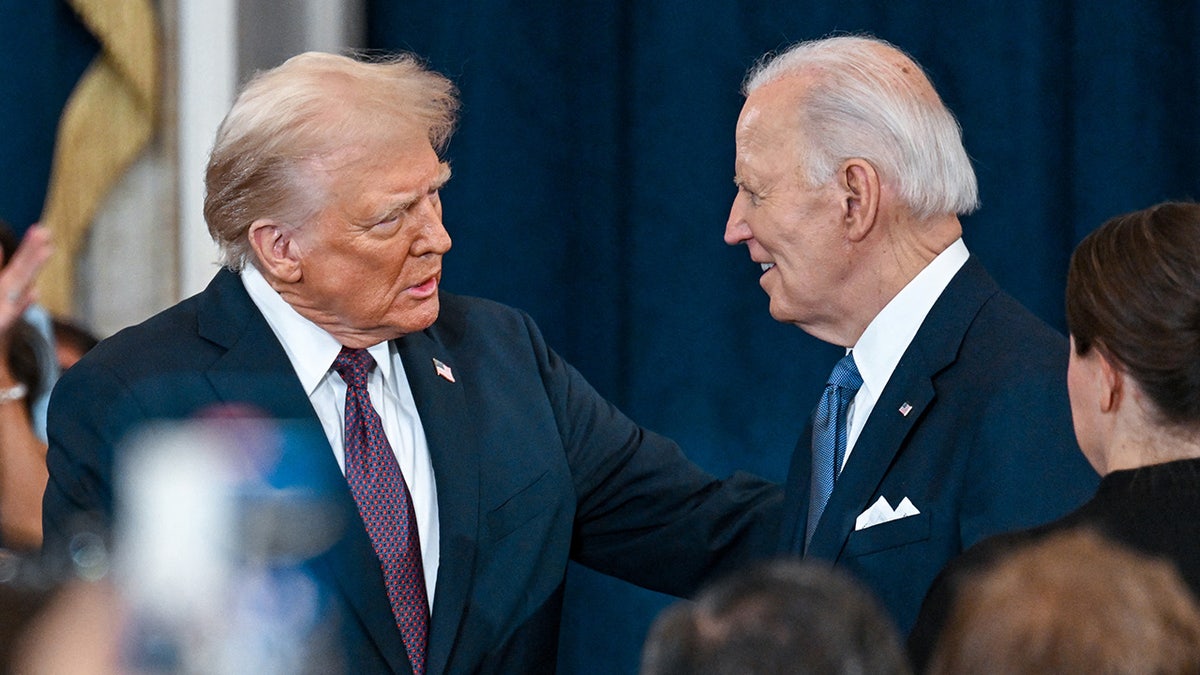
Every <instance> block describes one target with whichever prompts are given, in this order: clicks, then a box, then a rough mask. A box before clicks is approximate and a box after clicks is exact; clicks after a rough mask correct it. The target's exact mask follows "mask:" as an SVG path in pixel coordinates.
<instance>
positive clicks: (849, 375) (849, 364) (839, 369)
mask: <svg viewBox="0 0 1200 675" xmlns="http://www.w3.org/2000/svg"><path fill="white" fill-rule="evenodd" d="M862 383H863V381H862V375H859V374H858V366H857V365H856V364H855V363H854V354H853V353H851V354H846V355H845V356H843V357H842V360H841V361H838V362H837V365H835V366H834V367H833V372H832V373H830V374H829V384H832V385H833V386H835V387H841V388H842V389H849V390H850V391H858V388H859V387H861V386H862Z"/></svg>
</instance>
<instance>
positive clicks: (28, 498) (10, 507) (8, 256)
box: [0, 222, 53, 551]
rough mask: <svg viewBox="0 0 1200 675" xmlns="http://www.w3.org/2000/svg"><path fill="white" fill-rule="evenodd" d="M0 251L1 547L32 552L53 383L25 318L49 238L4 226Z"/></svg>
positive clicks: (45, 352)
mask: <svg viewBox="0 0 1200 675" xmlns="http://www.w3.org/2000/svg"><path fill="white" fill-rule="evenodd" d="M0 251H2V252H3V260H0V265H2V269H0V545H3V546H4V547H5V548H11V549H16V550H22V551H29V550H36V549H37V548H38V547H39V546H40V545H41V543H42V492H43V491H44V490H45V488H46V443H45V442H44V441H43V440H42V438H41V434H40V433H39V430H38V425H37V422H36V421H35V418H36V417H37V411H36V406H37V401H39V400H40V399H42V398H43V396H44V395H45V394H46V392H48V391H49V389H50V386H51V385H52V384H53V382H52V381H50V380H49V379H48V378H49V377H51V375H50V373H49V372H48V371H47V368H46V361H47V359H48V357H49V355H50V354H49V349H48V345H47V344H46V342H45V340H44V338H43V336H42V335H41V333H39V332H38V330H37V329H36V328H35V327H34V326H33V324H31V323H30V322H29V321H27V320H26V318H25V315H26V312H27V311H28V310H29V307H30V306H31V305H32V304H33V301H34V282H35V281H36V279H37V275H38V272H39V271H41V269H42V266H43V265H44V264H45V262H46V260H47V258H49V257H50V252H51V244H50V235H49V233H48V232H47V231H46V229H45V228H43V227H41V226H39V225H34V226H32V227H30V228H29V230H28V231H27V232H26V233H25V237H24V238H23V239H20V240H18V239H17V236H16V234H15V233H14V232H13V231H12V230H11V229H9V227H8V225H7V224H6V223H3V222H0Z"/></svg>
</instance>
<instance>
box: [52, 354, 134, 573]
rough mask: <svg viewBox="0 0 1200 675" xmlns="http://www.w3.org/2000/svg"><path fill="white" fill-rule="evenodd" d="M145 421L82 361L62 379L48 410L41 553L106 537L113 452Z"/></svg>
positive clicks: (110, 376) (103, 372) (105, 376)
mask: <svg viewBox="0 0 1200 675" xmlns="http://www.w3.org/2000/svg"><path fill="white" fill-rule="evenodd" d="M141 419H143V415H142V414H141V413H140V411H139V410H138V406H137V405H136V403H135V402H134V400H133V398H132V397H131V396H129V395H128V392H127V389H126V387H125V385H124V383H123V382H122V381H121V379H120V378H119V377H117V376H116V375H115V374H114V373H112V372H111V371H109V370H108V369H107V368H105V367H103V366H99V365H94V364H92V363H88V362H87V361H81V362H80V363H79V364H76V365H75V366H74V367H72V368H71V369H70V370H69V371H67V372H66V373H64V375H63V377H62V379H60V380H59V383H58V385H57V386H56V387H55V389H54V393H53V395H52V397H51V400H50V409H49V424H48V429H49V449H48V450H47V453H46V465H47V468H48V469H49V473H50V478H49V481H48V483H47V485H46V493H45V495H44V496H43V499H42V528H43V535H44V541H45V543H44V544H43V550H44V551H45V552H46V553H47V554H48V555H51V556H57V555H62V554H64V553H65V547H66V546H67V544H68V542H69V541H70V538H71V537H72V536H74V535H75V534H78V533H80V532H92V533H96V534H101V535H104V534H107V530H108V527H109V526H110V525H111V522H112V517H113V485H112V479H113V467H112V464H113V457H114V449H115V448H116V447H117V445H118V444H119V443H120V442H121V440H122V438H123V436H124V434H125V433H126V431H127V430H129V429H131V428H132V427H133V426H134V425H135V424H137V423H138V421H140V420H141Z"/></svg>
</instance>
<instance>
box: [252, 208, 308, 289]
mask: <svg viewBox="0 0 1200 675" xmlns="http://www.w3.org/2000/svg"><path fill="white" fill-rule="evenodd" d="M294 234H295V230H294V228H292V227H289V226H288V225H285V224H283V223H281V222H279V221H277V220H272V219H269V218H260V219H258V220H256V221H254V222H253V223H251V224H250V229H249V231H248V232H247V236H248V237H249V239H250V248H251V249H252V250H253V251H254V256H255V257H256V258H257V259H258V264H259V267H260V269H261V270H262V272H263V275H264V276H266V277H267V278H268V279H272V278H274V279H278V280H279V281H283V282H286V283H295V282H297V281H299V280H300V276H301V275H300V267H301V265H300V247H299V246H297V245H296V240H295V238H294V236H293V235H294Z"/></svg>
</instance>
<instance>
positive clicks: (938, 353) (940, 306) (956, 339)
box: [792, 256, 999, 560]
mask: <svg viewBox="0 0 1200 675" xmlns="http://www.w3.org/2000/svg"><path fill="white" fill-rule="evenodd" d="M998 291H999V288H998V287H997V286H996V284H995V282H993V281H992V280H991V278H990V277H988V275H987V272H985V271H984V269H983V266H982V265H981V264H980V263H979V261H978V260H976V259H975V257H974V256H972V257H971V258H969V259H968V260H967V262H966V263H965V264H964V265H963V267H962V269H960V270H959V271H958V273H957V274H956V275H955V276H954V278H953V279H952V280H951V281H950V284H949V285H947V287H946V290H945V291H943V292H942V295H941V296H940V297H939V298H938V300H937V302H935V303H934V305H933V308H932V309H931V310H930V311H929V315H928V316H926V317H925V321H924V322H923V323H922V324H921V328H920V329H919V330H918V331H917V334H916V336H915V337H914V338H913V341H912V344H910V345H909V347H908V349H907V350H906V351H905V352H904V356H902V357H901V358H900V362H899V363H898V364H897V365H896V370H895V371H893V373H892V376H891V378H890V379H889V380H888V383H887V386H885V387H884V389H883V392H882V393H881V394H880V396H879V400H878V401H876V403H875V407H874V409H872V411H871V415H870V417H868V418H867V422H866V425H865V426H864V427H863V430H862V433H861V434H859V437H858V440H857V441H856V442H855V445H854V450H853V451H852V452H851V453H850V459H849V460H847V462H846V466H845V468H844V469H843V471H842V474H841V476H840V477H839V478H838V482H837V485H836V486H835V487H834V490H833V494H832V495H830V498H829V504H828V506H826V508H825V513H824V514H823V515H822V517H821V521H820V523H818V524H817V529H816V531H815V532H814V533H813V538H812V541H811V542H810V544H809V548H808V551H807V552H806V554H807V555H813V556H816V557H820V558H824V559H828V560H836V559H837V558H838V556H839V555H840V554H841V551H842V549H843V547H844V546H845V545H846V541H847V540H848V539H849V537H850V534H851V533H852V532H853V531H854V521H855V520H856V519H857V518H858V515H859V514H860V513H862V512H863V511H864V510H865V509H866V508H867V507H869V506H870V505H871V504H870V501H871V499H872V498H873V497H874V496H875V493H876V491H877V490H878V489H879V486H880V485H881V484H882V482H883V479H884V476H886V475H887V472H888V470H889V469H890V468H891V466H892V463H893V460H894V459H895V457H896V454H897V453H898V452H899V451H900V448H901V447H902V446H903V444H904V442H905V439H907V438H908V435H909V434H910V433H911V432H912V430H913V428H914V427H915V426H916V424H917V421H918V420H920V419H921V417H922V416H923V415H924V414H925V411H926V410H927V409H928V408H929V406H930V405H932V404H933V403H934V399H935V398H936V389H935V387H934V381H935V379H936V377H937V374H938V373H940V372H941V371H942V370H944V369H945V368H946V367H947V366H949V365H950V364H952V363H954V361H955V359H956V358H957V356H958V350H959V347H960V346H961V345H962V340H963V337H964V336H965V335H966V332H967V329H968V328H969V326H970V324H971V322H972V321H973V320H974V318H975V316H976V314H978V313H979V310H980V308H981V307H983V304H984V303H985V302H986V301H987V299H988V298H989V297H991V296H992V295H994V294H995V293H996V292H998ZM806 431H807V433H809V434H811V431H812V427H811V424H810V425H809V426H808V428H807V430H806ZM805 440H806V439H803V438H802V439H801V443H804V442H805ZM797 454H802V455H803V456H804V457H805V458H808V460H807V461H809V462H810V463H811V456H812V453H811V451H805V452H804V453H797ZM797 464H799V461H797ZM810 466H811V465H810ZM797 468H799V467H797ZM810 472H811V468H805V469H804V470H803V474H804V479H805V483H804V485H803V486H795V485H793V486H792V487H793V489H794V488H796V487H801V488H802V494H803V496H804V499H803V501H805V506H804V507H803V510H804V511H806V512H807V495H808V492H809V486H808V482H807V480H808V476H809V474H810ZM895 506H896V504H895V503H893V504H892V507H893V508H895ZM799 523H800V525H799V527H800V528H801V529H802V528H803V523H804V520H800V521H799ZM800 536H801V538H803V532H801V534H800ZM801 540H802V539H801Z"/></svg>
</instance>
